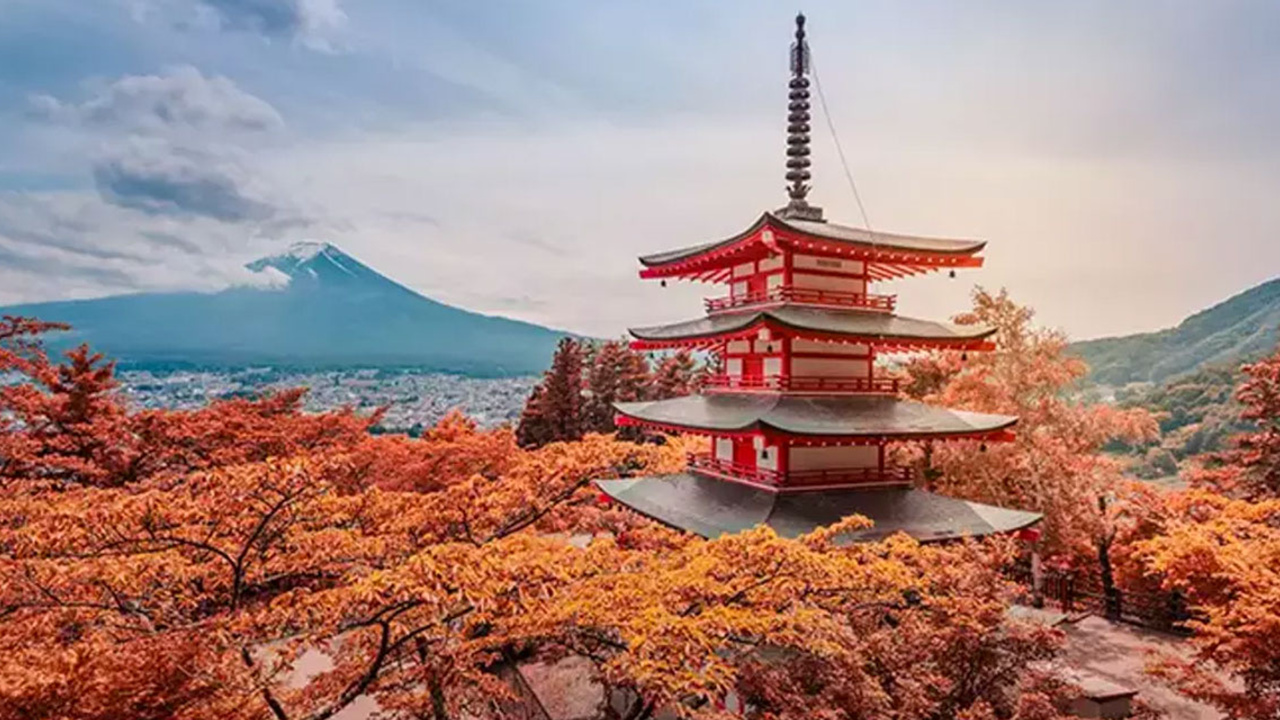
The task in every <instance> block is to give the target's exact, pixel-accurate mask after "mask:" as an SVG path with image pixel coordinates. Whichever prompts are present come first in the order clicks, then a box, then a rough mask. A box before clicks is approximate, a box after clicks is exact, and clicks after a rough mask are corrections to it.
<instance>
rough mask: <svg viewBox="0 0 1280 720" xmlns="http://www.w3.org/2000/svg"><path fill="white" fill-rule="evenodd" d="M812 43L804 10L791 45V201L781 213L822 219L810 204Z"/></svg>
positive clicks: (789, 132)
mask: <svg viewBox="0 0 1280 720" xmlns="http://www.w3.org/2000/svg"><path fill="white" fill-rule="evenodd" d="M809 65H810V56H809V43H808V42H806V41H805V32H804V13H800V14H798V15H796V39H795V42H793V43H792V44H791V81H790V83H789V88H790V92H789V93H788V95H787V99H788V104H787V182H788V183H790V184H789V185H787V196H788V197H789V198H790V201H789V202H788V203H787V205H786V207H784V208H782V209H780V210H778V213H777V214H778V215H779V216H780V217H784V218H794V219H796V220H818V221H821V220H822V208H820V207H815V206H813V205H810V204H809V203H808V202H807V201H806V200H805V197H806V196H808V194H809V189H810V185H809V179H810V177H812V176H811V175H810V173H809V165H810V164H811V163H810V161H809V129H810V128H809V119H810V118H809Z"/></svg>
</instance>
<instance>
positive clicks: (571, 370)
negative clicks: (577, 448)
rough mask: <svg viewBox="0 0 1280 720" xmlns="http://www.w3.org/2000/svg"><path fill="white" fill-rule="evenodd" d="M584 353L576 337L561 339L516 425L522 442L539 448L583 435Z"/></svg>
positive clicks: (518, 436)
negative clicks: (548, 366)
mask: <svg viewBox="0 0 1280 720" xmlns="http://www.w3.org/2000/svg"><path fill="white" fill-rule="evenodd" d="M583 355H584V349H583V347H582V345H581V344H579V343H578V342H577V341H576V340H574V339H573V338H564V339H563V340H561V341H560V345H559V346H558V347H557V348H556V354H555V357H554V358H552V360H551V369H550V370H548V371H547V372H546V374H544V375H543V378H542V382H541V383H539V384H538V386H537V387H535V388H534V390H533V393H532V394H531V395H530V396H529V401H528V402H527V403H526V404H525V408H524V412H523V413H521V416H520V424H519V426H518V427H517V428H516V437H517V438H518V440H519V442H520V444H521V445H523V446H525V447H537V446H541V445H545V444H547V443H549V442H556V441H560V440H578V439H580V438H581V437H582V433H583V417H582V406H583V402H582V401H583V398H582V390H583V384H582V360H583Z"/></svg>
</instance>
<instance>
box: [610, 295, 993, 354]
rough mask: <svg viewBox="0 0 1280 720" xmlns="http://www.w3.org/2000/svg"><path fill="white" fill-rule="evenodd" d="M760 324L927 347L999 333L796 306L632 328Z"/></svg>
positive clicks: (681, 331) (650, 333) (736, 329)
mask: <svg viewBox="0 0 1280 720" xmlns="http://www.w3.org/2000/svg"><path fill="white" fill-rule="evenodd" d="M761 324H765V325H775V326H781V327H784V328H789V329H791V330H796V331H800V332H802V333H804V332H807V333H812V334H816V335H833V336H839V337H841V338H842V339H861V340H865V341H869V342H874V341H900V342H902V344H907V345H910V344H912V343H915V342H920V341H924V344H926V345H929V346H937V345H948V344H956V345H961V346H968V345H970V344H972V343H973V342H974V341H979V340H982V339H984V338H986V337H989V336H990V335H992V334H994V333H995V328H989V327H986V326H984V325H953V324H951V323H941V322H934V321H932V320H917V319H915V318H909V317H902V316H900V315H893V314H890V313H886V312H879V311H874V310H858V309H827V308H814V307H806V306H803V305H794V304H786V305H779V306H777V307H771V308H766V309H761V310H751V309H747V310H744V311H739V312H721V313H716V314H715V315H709V316H706V317H701V318H697V319H695V320H686V321H683V322H677V323H671V324H669V325H655V326H651V327H641V328H632V329H630V330H629V332H630V333H631V335H632V336H633V337H635V338H636V339H638V340H642V341H647V342H650V343H667V342H669V343H678V342H680V341H685V340H696V339H700V338H721V337H723V336H726V335H735V334H740V333H743V332H744V331H748V330H750V329H752V328H754V327H757V326H759V325H761Z"/></svg>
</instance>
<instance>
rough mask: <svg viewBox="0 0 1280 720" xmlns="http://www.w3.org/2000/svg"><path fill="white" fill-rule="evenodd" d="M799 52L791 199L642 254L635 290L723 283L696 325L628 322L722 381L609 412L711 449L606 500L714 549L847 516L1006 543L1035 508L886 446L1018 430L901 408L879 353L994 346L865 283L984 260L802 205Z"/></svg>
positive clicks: (802, 57) (805, 163) (805, 112)
mask: <svg viewBox="0 0 1280 720" xmlns="http://www.w3.org/2000/svg"><path fill="white" fill-rule="evenodd" d="M809 69H810V63H809V48H808V45H807V44H806V42H805V31H804V16H803V15H800V16H798V17H797V18H796V33H795V43H794V44H793V45H792V49H791V77H790V83H789V90H790V92H789V105H788V112H789V114H788V116H787V120H788V125H787V131H788V135H787V160H786V167H787V172H786V179H787V181H788V183H789V185H788V188H787V192H788V196H789V202H788V203H787V205H786V206H784V207H782V208H781V209H778V210H775V211H772V212H766V213H764V214H763V215H761V216H760V217H759V218H758V219H757V220H756V221H755V222H753V223H752V224H751V225H750V226H749V227H748V228H747V229H746V230H743V231H742V232H740V233H738V234H737V235H734V236H732V237H729V238H726V239H724V240H719V241H715V242H709V243H705V244H701V245H695V246H692V247H687V248H681V249H678V250H671V251H668V252H662V253H657V254H654V255H647V256H644V257H641V258H640V262H641V264H642V265H643V269H642V270H641V272H640V276H641V277H642V278H657V279H661V280H662V282H663V283H664V284H665V282H666V281H667V279H685V280H693V281H702V282H709V283H723V284H726V285H728V293H727V294H726V295H724V296H722V297H717V298H713V299H708V300H707V301H706V303H705V305H706V307H705V311H706V314H705V316H704V317H700V318H697V319H694V320H687V321H684V322H677V323H673V324H670V325H662V326H658V327H645V328H635V329H632V330H631V331H630V332H631V334H632V336H633V337H634V338H635V340H634V342H633V347H635V348H637V349H643V350H660V349H669V348H693V349H698V350H703V351H706V352H709V353H710V354H711V357H712V358H713V362H714V364H715V367H716V373H715V374H714V375H713V376H712V377H711V378H710V379H709V381H708V382H707V385H706V387H705V388H704V389H703V391H702V392H700V393H699V394H697V395H691V396H687V397H681V398H675V399H670V400H659V401H653V402H632V403H619V404H617V405H616V406H615V408H616V409H617V411H618V422H619V424H620V425H630V426H639V427H643V428H647V429H652V430H660V431H676V432H680V433H693V434H698V435H702V436H705V437H706V438H707V445H706V450H705V452H703V453H700V454H697V455H695V456H694V457H692V458H690V465H689V469H688V471H687V472H684V473H680V474H677V475H666V476H659V477H649V478H639V479H622V480H607V481H600V482H599V483H598V485H599V487H600V489H601V490H602V491H603V492H604V493H605V494H606V495H608V496H609V497H611V498H612V499H613V500H616V501H617V502H620V503H622V504H624V505H626V506H628V507H630V508H632V509H634V510H636V511H638V512H640V513H642V514H644V515H647V516H649V517H651V518H653V519H655V520H658V521H660V522H663V523H666V524H668V525H671V526H673V527H676V528H679V529H682V530H686V531H688V532H692V533H697V534H698V535H702V536H704V537H715V536H718V535H720V534H723V533H733V532H737V531H740V530H743V529H746V528H749V527H754V526H756V525H759V524H762V523H763V524H767V525H769V526H771V527H773V528H774V529H775V530H776V531H777V532H779V533H780V534H782V535H784V536H796V535H800V534H803V533H806V532H809V531H811V530H813V529H815V528H817V527H821V526H824V525H827V524H830V523H832V522H835V521H837V520H839V519H840V518H842V517H845V516H847V515H851V514H861V515H865V516H866V517H868V518H870V519H871V520H872V521H874V523H875V527H873V528H871V529H869V530H865V531H862V532H860V533H858V535H857V536H856V538H855V539H863V540H865V539H873V538H877V537H882V536H884V535H886V534H891V533H894V532H899V531H902V532H906V533H908V534H910V535H912V536H913V537H915V538H917V539H919V540H922V541H937V540H947V539H954V538H959V537H964V536H980V535H986V534H990V533H1001V532H1013V531H1018V530H1022V529H1024V528H1028V527H1030V526H1031V525H1033V524H1035V523H1037V522H1038V521H1039V520H1040V516H1039V515H1037V514H1035V513H1029V512H1023V511H1019V510H1010V509H1004V508H998V507H993V506H989V505H983V504H979V503H974V502H968V501H964V500H957V499H954V498H948V497H943V496H941V495H937V494H933V493H929V492H926V491H924V490H919V489H916V488H915V487H914V484H915V483H914V480H915V478H913V477H912V473H911V471H910V470H909V469H908V468H905V467H895V466H893V465H892V463H891V461H890V459H889V457H888V456H887V455H886V452H885V450H886V447H887V446H890V445H892V444H893V443H901V442H905V441H913V442H921V441H927V442H931V443H937V442H949V441H957V440H975V441H979V442H981V443H988V442H1000V441H1005V440H1009V439H1010V438H1012V433H1013V428H1014V426H1015V424H1016V423H1017V418H1015V417H1009V416H1003V415H988V414H980V413H972V412H963V411H957V410H950V409H947V408H942V407H935V406H931V405H926V404H923V403H918V402H913V401H909V400H904V399H901V398H900V397H899V392H898V391H899V387H898V382H897V380H896V379H893V378H890V377H886V376H883V375H881V374H879V373H878V372H877V368H876V358H877V357H879V356H882V355H885V354H888V353H901V352H910V351H918V350H930V349H939V348H942V349H951V350H958V351H963V352H981V351H984V350H990V349H992V344H991V342H990V340H989V339H988V338H989V337H990V335H991V334H992V333H993V332H994V330H993V329H990V328H984V327H978V326H956V325H950V324H946V323H940V322H933V321H929V320H917V319H913V318H907V317H902V316H900V315H897V314H896V313H895V305H896V303H895V296H892V295H883V294H877V293H875V292H874V290H875V289H876V288H875V284H876V283H879V282H882V281H886V280H891V279H894V278H900V277H905V276H909V275H917V274H921V273H928V272H932V271H937V270H948V271H950V272H951V273H952V274H954V270H955V269H956V268H976V267H980V266H981V265H982V262H983V259H982V257H981V256H980V254H979V253H981V252H982V250H983V248H984V247H985V244H986V243H984V242H981V241H977V240H949V239H939V238H926V237H912V236H907V235H895V234H890V233H882V232H872V231H870V230H867V229H861V228H856V227H848V226H845V225H838V224H836V223H833V222H828V221H827V220H826V219H825V218H824V217H823V212H822V209H821V208H819V207H815V206H813V205H810V204H809V203H808V202H807V201H806V197H807V195H808V193H809V189H810V186H809V182H808V181H809V179H810V173H809V167H810V159H809V154H810V146H809V132H810V124H809V122H810V114H809V108H810V104H809V100H810V92H809V88H810V81H809Z"/></svg>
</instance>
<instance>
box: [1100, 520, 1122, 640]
mask: <svg viewBox="0 0 1280 720" xmlns="http://www.w3.org/2000/svg"><path fill="white" fill-rule="evenodd" d="M1098 509H1099V510H1101V511H1102V512H1103V514H1104V515H1105V514H1106V511H1107V499H1106V498H1105V497H1100V498H1098ZM1114 541H1115V534H1114V533H1111V532H1103V533H1102V534H1101V535H1099V536H1098V569H1099V574H1100V575H1101V577H1102V596H1103V601H1104V603H1105V610H1106V614H1107V619H1108V620H1113V621H1115V620H1119V619H1120V589H1119V588H1117V587H1116V579H1115V574H1114V573H1113V572H1112V569H1111V544H1112V543H1113V542H1114Z"/></svg>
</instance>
